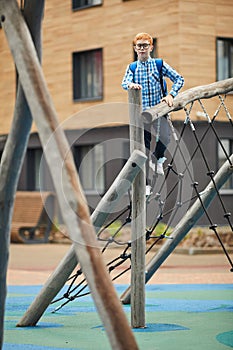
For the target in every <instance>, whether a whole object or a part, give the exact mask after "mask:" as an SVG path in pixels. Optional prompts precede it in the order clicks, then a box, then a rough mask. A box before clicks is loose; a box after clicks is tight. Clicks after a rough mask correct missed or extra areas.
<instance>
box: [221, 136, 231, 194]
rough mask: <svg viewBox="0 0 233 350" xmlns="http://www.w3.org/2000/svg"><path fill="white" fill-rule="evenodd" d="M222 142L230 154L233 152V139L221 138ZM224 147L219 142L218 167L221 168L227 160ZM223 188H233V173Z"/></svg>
mask: <svg viewBox="0 0 233 350" xmlns="http://www.w3.org/2000/svg"><path fill="white" fill-rule="evenodd" d="M221 143H222V145H223V148H224V150H225V152H226V153H227V154H228V156H230V155H231V154H232V153H233V140H231V139H221ZM223 148H222V147H221V145H220V144H218V167H219V168H220V167H221V166H222V165H223V163H224V162H225V161H226V160H227V158H226V154H225V153H224V151H223ZM222 189H225V190H226V189H227V190H229V189H233V175H232V176H231V177H230V178H229V180H228V181H227V182H226V183H225V184H224V185H223V187H222Z"/></svg>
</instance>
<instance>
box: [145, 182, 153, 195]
mask: <svg viewBox="0 0 233 350" xmlns="http://www.w3.org/2000/svg"><path fill="white" fill-rule="evenodd" d="M151 190H152V187H151V186H150V185H146V197H148V196H150V195H151Z"/></svg>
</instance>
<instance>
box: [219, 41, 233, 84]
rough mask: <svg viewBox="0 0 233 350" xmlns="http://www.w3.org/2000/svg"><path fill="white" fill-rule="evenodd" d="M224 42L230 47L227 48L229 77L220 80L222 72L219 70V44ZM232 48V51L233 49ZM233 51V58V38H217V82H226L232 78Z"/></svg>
mask: <svg viewBox="0 0 233 350" xmlns="http://www.w3.org/2000/svg"><path fill="white" fill-rule="evenodd" d="M220 41H222V42H224V44H225V43H228V44H229V46H228V48H227V50H228V53H227V58H228V61H227V64H228V76H227V77H224V79H220V77H219V75H220V70H219V65H220V64H219V59H220V57H219V45H218V43H219V42H220ZM231 47H232V49H231ZM231 50H232V57H233V38H225V37H217V38H216V81H220V80H225V79H228V78H232V76H231V72H232V71H233V59H232V60H231Z"/></svg>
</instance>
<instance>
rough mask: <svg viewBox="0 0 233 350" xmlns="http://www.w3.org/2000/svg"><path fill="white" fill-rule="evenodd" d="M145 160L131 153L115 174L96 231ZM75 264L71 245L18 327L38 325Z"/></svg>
mask: <svg viewBox="0 0 233 350" xmlns="http://www.w3.org/2000/svg"><path fill="white" fill-rule="evenodd" d="M145 161H146V157H145V155H144V154H143V153H142V152H140V151H134V152H133V153H132V154H131V156H130V158H129V159H128V161H127V163H126V164H125V166H124V168H123V169H122V170H121V172H120V173H119V174H118V176H117V177H116V179H115V181H114V182H113V184H112V185H111V187H110V188H109V190H108V191H107V192H106V194H105V195H104V197H103V198H102V199H101V201H100V202H99V204H98V206H97V207H96V209H95V211H94V212H93V214H92V216H91V219H92V222H93V225H94V227H95V229H96V230H97V231H98V229H99V228H100V227H101V226H102V225H103V224H104V223H105V221H106V219H107V217H108V215H109V213H111V211H112V210H113V208H114V207H115V206H116V204H117V203H118V201H119V200H120V199H121V198H122V196H123V195H124V194H125V193H127V191H128V190H129V189H130V186H131V183H132V181H133V180H134V178H135V176H136V175H137V174H138V172H139V171H140V169H141V167H142V166H143V164H144V163H145ZM77 263H78V260H77V256H76V254H75V249H74V245H72V246H71V248H70V250H69V251H68V252H67V254H66V255H65V257H64V258H63V259H62V261H61V262H60V264H59V265H58V267H57V268H56V269H55V270H54V272H53V274H52V275H51V276H50V277H49V279H48V280H47V282H46V283H45V285H44V286H43V288H42V289H41V291H40V293H39V294H38V295H37V297H36V299H35V300H34V301H33V302H32V304H31V305H30V307H29V308H28V310H27V311H26V312H25V314H24V315H23V317H22V318H21V320H20V321H19V322H18V324H17V326H18V327H27V326H29V325H35V324H37V322H38V321H39V319H40V317H41V316H42V315H43V313H44V311H45V310H46V308H47V307H48V306H49V304H50V303H51V301H52V300H53V299H54V298H55V296H56V295H57V294H58V292H59V291H60V290H61V288H62V287H63V286H64V285H65V283H66V282H67V279H68V278H69V276H70V274H71V273H72V271H73V270H74V268H75V267H76V265H77Z"/></svg>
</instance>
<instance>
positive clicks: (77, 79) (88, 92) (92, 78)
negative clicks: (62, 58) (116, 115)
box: [73, 49, 103, 101]
mask: <svg viewBox="0 0 233 350" xmlns="http://www.w3.org/2000/svg"><path fill="white" fill-rule="evenodd" d="M102 98H103V67H102V49H97V50H90V51H82V52H74V53H73V99H74V101H80V100H99V99H102Z"/></svg>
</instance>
